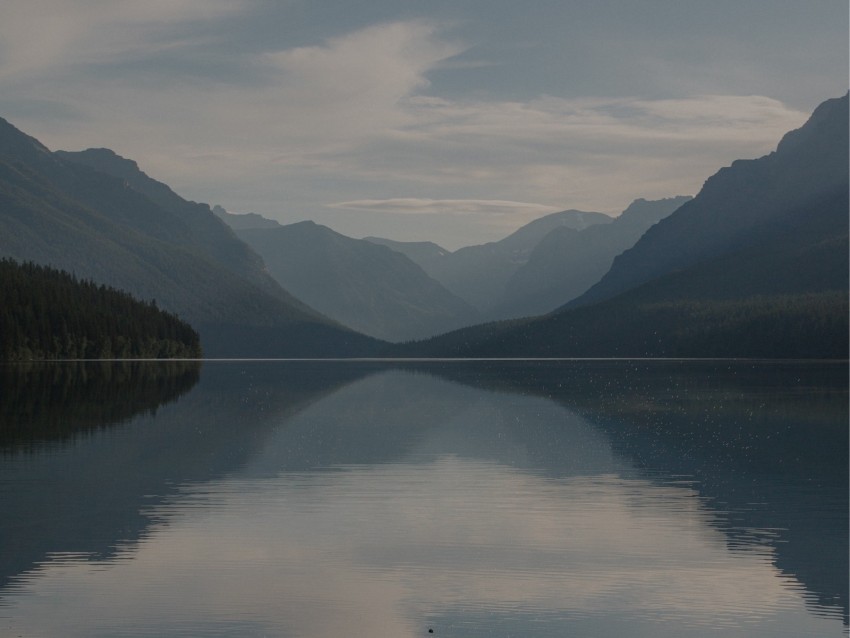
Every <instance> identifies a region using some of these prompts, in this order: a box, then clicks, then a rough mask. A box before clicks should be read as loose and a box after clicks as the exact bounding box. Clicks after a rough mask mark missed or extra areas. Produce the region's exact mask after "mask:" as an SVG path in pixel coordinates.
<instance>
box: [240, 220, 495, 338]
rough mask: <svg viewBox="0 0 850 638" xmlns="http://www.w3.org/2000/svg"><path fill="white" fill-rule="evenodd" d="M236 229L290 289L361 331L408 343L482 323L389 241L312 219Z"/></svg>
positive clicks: (311, 303) (287, 288)
mask: <svg viewBox="0 0 850 638" xmlns="http://www.w3.org/2000/svg"><path fill="white" fill-rule="evenodd" d="M236 233H237V235H238V236H239V237H240V238H241V239H242V240H243V241H245V242H246V243H247V244H248V245H249V246H250V247H251V248H253V249H254V250H255V251H256V252H257V253H258V254H259V255H261V256H262V258H263V259H264V260H265V263H266V264H267V266H268V269H269V272H270V273H271V275H272V276H273V277H274V278H275V279H276V280H277V281H278V282H279V283H280V284H281V286H283V287H284V288H285V289H286V290H289V291H290V292H292V293H293V294H295V295H296V296H297V297H298V298H299V299H302V300H304V301H305V302H306V303H308V304H309V305H310V306H311V307H313V308H315V309H317V310H318V311H320V312H322V313H324V314H325V315H327V316H328V317H331V318H333V319H335V320H336V321H339V322H341V323H343V324H345V325H347V326H350V327H352V328H354V329H355V330H358V331H360V332H362V333H364V334H367V335H371V336H374V337H377V338H381V339H386V340H390V341H408V340H411V339H422V338H425V337H429V336H433V335H435V334H438V333H441V332H446V331H447V330H452V329H455V328H458V327H460V326H464V325H469V324H471V323H475V322H476V320H478V316H477V314H476V312H475V311H474V310H473V309H472V307H470V306H469V304H467V303H466V302H464V301H463V300H461V299H459V298H458V297H456V296H455V295H453V294H452V293H450V292H449V291H448V290H446V289H445V288H444V287H443V286H441V285H440V284H439V283H438V282H437V281H435V280H434V279H432V278H431V277H429V276H428V275H427V274H426V273H425V271H424V270H422V268H420V267H419V266H417V265H416V264H415V263H413V262H412V261H411V260H410V259H408V258H407V257H406V256H405V255H403V254H401V253H399V252H396V251H394V250H392V249H390V248H388V247H386V246H380V245H378V244H375V243H372V242H369V241H365V240H362V239H352V238H351V237H346V236H344V235H341V234H339V233H337V232H334V231H333V230H331V229H330V228H327V227H326V226H320V225H318V224H315V223H314V222H309V221H308V222H300V223H297V224H289V225H286V226H278V227H277V228H243V229H240V230H237V231H236Z"/></svg>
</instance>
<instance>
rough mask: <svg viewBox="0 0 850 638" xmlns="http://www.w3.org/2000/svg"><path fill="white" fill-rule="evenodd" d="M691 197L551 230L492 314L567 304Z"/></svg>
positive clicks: (523, 313) (522, 313) (637, 204)
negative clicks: (606, 219)
mask: <svg viewBox="0 0 850 638" xmlns="http://www.w3.org/2000/svg"><path fill="white" fill-rule="evenodd" d="M690 199H691V198H690V197H685V196H679V197H671V198H668V199H661V200H657V201H647V200H645V199H638V200H635V201H634V202H632V203H631V204H630V205H629V207H628V208H626V210H624V211H623V212H622V214H620V215H619V216H618V217H615V218H614V220H613V221H612V222H610V223H607V224H595V225H593V226H590V227H587V228H583V229H574V228H570V227H568V226H561V227H559V228H555V229H554V230H551V231H550V232H549V233H548V234H547V235H546V236H545V237H543V239H542V240H540V242H539V243H538V244H537V246H536V247H535V248H534V250H533V251H532V252H531V255H530V256H529V258H528V261H527V262H526V263H525V264H523V265H522V266H520V267H519V268H518V269H517V270H516V272H514V274H513V275H512V276H511V278H510V279H508V281H507V283H506V284H505V292H504V295H503V296H502V298H501V301H500V302H499V304H498V305H497V306H496V308H495V310H494V311H493V313H492V314H493V315H494V316H495V317H498V318H503V319H509V318H513V317H527V316H531V315H540V314H544V313H546V312H550V311H552V310H554V309H555V308H558V307H559V306H562V305H564V304H565V303H567V302H568V301H570V300H571V299H573V298H575V297H577V296H578V295H580V294H581V293H583V292H585V291H586V290H587V289H588V288H590V287H591V286H592V285H593V284H595V283H596V282H597V281H599V280H600V279H601V278H602V276H603V275H604V274H605V273H606V272H608V269H609V268H610V267H611V263H612V262H613V260H614V257H616V256H617V255H619V254H620V253H621V252H623V251H624V250H626V249H627V248H630V247H631V246H633V245H634V244H635V242H636V241H637V240H638V239H639V238H640V236H641V235H643V233H644V232H646V230H647V229H648V228H649V227H650V226H652V225H653V224H655V223H656V222H658V221H660V220H661V219H663V218H664V217H667V216H668V215H670V214H671V213H672V212H673V211H675V210H676V209H677V208H679V207H680V206H681V205H682V204H684V203H685V202H687V201H689V200H690Z"/></svg>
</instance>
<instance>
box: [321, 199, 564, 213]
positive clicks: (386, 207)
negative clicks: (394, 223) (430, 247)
mask: <svg viewBox="0 0 850 638" xmlns="http://www.w3.org/2000/svg"><path fill="white" fill-rule="evenodd" d="M328 208H341V209H349V210H362V211H370V212H378V213H381V212H385V213H401V214H415V215H419V214H425V215H434V214H438V215H468V214H473V215H512V216H514V215H516V214H518V213H519V214H523V215H524V214H528V213H533V214H537V215H545V214H547V213H554V212H557V211H558V210H560V209H559V208H557V207H553V206H544V205H542V204H530V203H526V202H509V201H501V200H490V199H418V198H415V197H400V198H395V199H362V200H357V201H350V202H339V203H336V204H328Z"/></svg>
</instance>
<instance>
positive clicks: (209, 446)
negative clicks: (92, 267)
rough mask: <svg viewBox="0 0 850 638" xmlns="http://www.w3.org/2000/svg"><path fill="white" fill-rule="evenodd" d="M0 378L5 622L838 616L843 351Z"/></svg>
mask: <svg viewBox="0 0 850 638" xmlns="http://www.w3.org/2000/svg"><path fill="white" fill-rule="evenodd" d="M0 382H2V384H3V385H2V387H1V388H0V389H2V395H1V396H0V428H2V437H1V438H0V635H3V636H7V635H8V636H27V637H35V636H39V637H52V636H69V637H70V636H73V637H77V636H79V637H86V638H88V637H97V636H104V637H106V636H108V637H113V636H115V637H122V636H200V637H206V636H291V637H302V636H303V637H319V638H323V637H329V638H330V637H333V638H339V637H343V636H369V637H377V636H387V637H394V638H405V637H413V636H429V635H435V636H464V637H477V636H498V637H503V636H587V637H608V636H616V637H619V636H639V637H640V636H647V637H649V636H652V637H658V636H661V637H665V636H669V637H691V636H693V637H704V636H795V637H796V636H823V637H829V636H846V635H847V615H848V550H847V547H848V490H847V488H848V414H847V400H848V396H847V366H846V364H832V365H831V364H814V363H811V364H799V363H797V364H792V363H771V364H757V363H752V362H489V363H485V362H442V363H431V364H422V363H418V364H417V363H407V364H396V365H389V364H381V363H375V362H338V363H318V362H209V363H205V364H204V365H203V368H202V369H200V370H199V369H198V368H197V367H194V368H193V367H192V366H191V365H186V366H174V365H172V366H158V365H153V364H151V365H141V364H137V365H133V366H126V365H125V366H120V365H116V366H109V365H101V366H80V365H76V366H71V365H66V366H61V365H60V366H57V365H53V366H35V367H21V366H17V367H16V366H7V367H5V368H0ZM429 630H432V631H433V634H430V633H429Z"/></svg>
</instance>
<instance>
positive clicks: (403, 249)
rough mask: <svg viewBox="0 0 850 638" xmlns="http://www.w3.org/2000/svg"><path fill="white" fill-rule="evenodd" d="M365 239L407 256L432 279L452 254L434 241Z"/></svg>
mask: <svg viewBox="0 0 850 638" xmlns="http://www.w3.org/2000/svg"><path fill="white" fill-rule="evenodd" d="M363 239H364V240H365V241H369V242H372V243H373V244H381V245H382V246H387V247H388V248H392V249H393V250H394V251H396V252H397V253H401V254H402V255H405V256H406V257H407V258H408V259H410V260H411V261H412V262H413V263H415V264H417V265H419V266H420V267H421V268H422V270H424V271H425V272H426V273H428V274H429V275H430V276H432V277H433V275H431V273H432V272H433V271H434V270H435V269H436V270H439V268H440V266H439V264H440V263H441V262H442V261H443V260H445V259H446V256H447V255H448V254H449V253H450V252H451V251H449V250H446V249H445V248H443V247H442V246H439V245H437V244H435V243H434V242H432V241H395V240H393V239H383V238H382V237H364V238H363Z"/></svg>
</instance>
